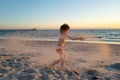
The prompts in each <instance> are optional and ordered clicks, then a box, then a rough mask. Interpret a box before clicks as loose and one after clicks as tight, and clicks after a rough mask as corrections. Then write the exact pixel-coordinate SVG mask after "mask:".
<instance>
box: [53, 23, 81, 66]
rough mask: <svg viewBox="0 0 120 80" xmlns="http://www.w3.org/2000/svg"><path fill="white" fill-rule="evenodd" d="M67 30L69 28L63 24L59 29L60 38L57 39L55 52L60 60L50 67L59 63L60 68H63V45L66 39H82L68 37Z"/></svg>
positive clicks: (79, 38)
mask: <svg viewBox="0 0 120 80" xmlns="http://www.w3.org/2000/svg"><path fill="white" fill-rule="evenodd" d="M69 29H70V27H69V25H67V24H63V25H61V27H60V37H59V40H58V43H57V48H56V52H57V53H58V54H59V56H60V58H59V59H58V60H56V61H54V63H52V64H51V67H53V66H54V65H56V64H58V63H61V68H63V66H64V62H65V53H64V44H65V41H66V38H69V39H71V40H83V38H82V37H71V36H68V35H67V33H68V32H69Z"/></svg>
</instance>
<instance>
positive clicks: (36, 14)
mask: <svg viewBox="0 0 120 80" xmlns="http://www.w3.org/2000/svg"><path fill="white" fill-rule="evenodd" d="M63 23H68V24H69V25H70V26H71V28H72V29H120V0H19V1H18V0H0V29H31V28H33V27H36V28H38V29H58V27H59V26H60V25H61V24H63Z"/></svg>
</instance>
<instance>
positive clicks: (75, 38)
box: [66, 35, 84, 40]
mask: <svg viewBox="0 0 120 80" xmlns="http://www.w3.org/2000/svg"><path fill="white" fill-rule="evenodd" d="M66 36H67V38H69V39H71V40H84V38H82V37H72V36H69V35H66Z"/></svg>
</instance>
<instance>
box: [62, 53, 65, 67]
mask: <svg viewBox="0 0 120 80" xmlns="http://www.w3.org/2000/svg"><path fill="white" fill-rule="evenodd" d="M64 63H65V53H64V52H63V53H62V58H61V67H62V68H63V66H64Z"/></svg>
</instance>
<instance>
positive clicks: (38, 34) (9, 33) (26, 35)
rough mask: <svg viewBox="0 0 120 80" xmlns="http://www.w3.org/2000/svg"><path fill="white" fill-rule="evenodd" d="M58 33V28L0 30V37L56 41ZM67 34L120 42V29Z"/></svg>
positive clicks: (94, 39)
mask: <svg viewBox="0 0 120 80" xmlns="http://www.w3.org/2000/svg"><path fill="white" fill-rule="evenodd" d="M59 35H60V34H59V30H34V31H32V30H0V39H8V38H12V39H14V38H15V39H22V40H43V41H57V40H58V37H59ZM69 35H72V36H82V37H84V36H87V37H88V38H87V37H86V38H87V39H86V40H85V41H83V42H92V43H96V42H97V43H109V44H120V29H74V30H70V32H69ZM92 37H98V38H92ZM68 41H71V40H68ZM76 42H80V41H76Z"/></svg>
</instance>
